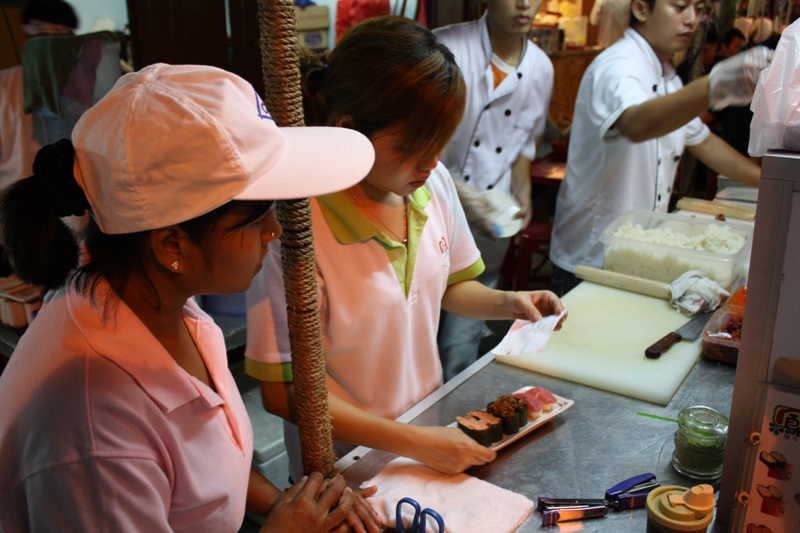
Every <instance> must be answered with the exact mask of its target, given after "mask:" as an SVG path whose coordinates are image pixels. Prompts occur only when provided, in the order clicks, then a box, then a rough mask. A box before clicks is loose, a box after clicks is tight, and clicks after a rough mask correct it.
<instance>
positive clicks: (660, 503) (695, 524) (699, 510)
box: [645, 485, 716, 533]
mask: <svg viewBox="0 0 800 533" xmlns="http://www.w3.org/2000/svg"><path fill="white" fill-rule="evenodd" d="M714 505H716V501H715V500H714V489H713V488H712V487H711V485H696V486H694V487H692V488H691V489H687V488H686V487H678V486H677V485H666V486H663V487H658V488H656V489H654V490H652V491H651V492H650V494H648V495H647V501H646V503H645V507H647V533H705V532H706V530H707V529H708V526H709V524H711V520H712V519H713V517H714Z"/></svg>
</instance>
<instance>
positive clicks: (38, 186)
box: [0, 139, 89, 289]
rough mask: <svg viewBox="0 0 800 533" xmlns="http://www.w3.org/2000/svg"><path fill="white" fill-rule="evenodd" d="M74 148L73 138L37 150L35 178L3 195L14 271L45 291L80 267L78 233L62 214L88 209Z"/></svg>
mask: <svg viewBox="0 0 800 533" xmlns="http://www.w3.org/2000/svg"><path fill="white" fill-rule="evenodd" d="M74 160H75V151H74V149H73V147H72V142H71V141H70V140H69V139H64V140H61V141H58V142H57V143H55V144H51V145H48V146H45V147H44V148H42V149H41V150H39V152H38V153H37V154H36V159H35V161H34V163H33V176H31V177H30V178H27V179H23V180H20V181H18V182H16V183H14V184H13V185H11V186H10V187H8V188H7V189H6V190H5V191H4V192H3V194H2V199H0V226H1V227H2V238H3V244H4V245H5V249H6V252H7V253H8V255H9V257H10V260H11V264H12V266H13V267H14V271H15V272H16V273H17V275H18V276H19V277H20V278H21V279H22V280H24V281H26V282H29V283H34V284H36V285H41V286H43V287H44V288H46V289H54V288H58V287H61V286H62V285H63V284H64V283H65V282H66V280H67V278H68V277H69V275H70V273H71V272H72V271H73V270H74V269H75V268H76V267H77V266H78V261H79V257H80V256H79V247H78V242H77V239H76V237H75V235H74V234H73V233H72V231H71V230H70V229H69V228H68V227H67V226H66V224H64V222H63V221H62V220H61V217H65V216H70V215H82V214H83V213H85V212H86V210H87V209H88V208H89V203H88V202H87V200H86V196H85V195H84V193H83V190H82V189H81V188H80V186H79V185H78V183H77V182H76V181H75V177H74V175H73V165H74Z"/></svg>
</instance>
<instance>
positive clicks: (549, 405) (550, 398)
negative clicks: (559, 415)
mask: <svg viewBox="0 0 800 533" xmlns="http://www.w3.org/2000/svg"><path fill="white" fill-rule="evenodd" d="M525 394H528V395H530V396H533V397H534V398H537V399H539V400H541V401H542V403H543V404H544V407H543V408H542V410H543V411H544V412H545V413H549V412H550V411H552V410H553V407H555V405H556V404H557V403H558V400H557V399H556V397H555V396H554V395H553V393H552V392H550V391H549V390H547V389H545V388H543V387H533V388H532V389H528V390H527V391H525Z"/></svg>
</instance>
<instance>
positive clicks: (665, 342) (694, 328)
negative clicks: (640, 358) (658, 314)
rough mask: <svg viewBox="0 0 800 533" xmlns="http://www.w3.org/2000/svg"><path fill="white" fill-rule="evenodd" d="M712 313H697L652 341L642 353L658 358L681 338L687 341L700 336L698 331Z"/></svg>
mask: <svg viewBox="0 0 800 533" xmlns="http://www.w3.org/2000/svg"><path fill="white" fill-rule="evenodd" d="M713 314H714V311H709V312H707V313H699V314H698V315H696V316H695V317H694V318H692V319H691V320H690V321H689V322H687V323H686V324H684V325H683V326H681V327H679V328H678V329H676V330H675V331H673V332H671V333H667V334H666V335H664V337H663V338H662V339H661V340H659V341H657V342H655V343H653V344H652V345H651V346H650V347H649V348H648V349H646V350H645V351H644V355H645V356H647V357H648V358H649V359H658V358H659V357H661V354H662V353H664V352H666V351H667V350H668V349H669V348H670V346H672V345H673V344H675V343H676V342H678V341H679V340H681V339H686V340H688V341H693V340H695V339H696V338H697V337H699V336H700V332H701V331H703V328H704V327H705V326H706V324H708V321H709V320H711V316H712V315H713Z"/></svg>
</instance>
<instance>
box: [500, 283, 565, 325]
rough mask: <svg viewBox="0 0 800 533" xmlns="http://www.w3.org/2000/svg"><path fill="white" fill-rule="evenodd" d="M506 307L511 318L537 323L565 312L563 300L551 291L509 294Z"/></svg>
mask: <svg viewBox="0 0 800 533" xmlns="http://www.w3.org/2000/svg"><path fill="white" fill-rule="evenodd" d="M506 296H507V299H506V307H507V309H508V311H509V314H510V316H509V318H511V319H523V320H530V321H531V322H536V321H537V320H541V319H542V317H544V316H550V315H558V314H560V313H561V312H562V311H563V310H564V306H563V305H562V303H561V300H560V299H559V298H558V296H556V295H555V293H553V292H550V291H524V292H507V293H506ZM566 318H567V317H566V315H564V317H562V318H561V320H559V321H558V324H557V325H556V329H557V330H558V329H561V325H562V323H563V322H564V320H566Z"/></svg>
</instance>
